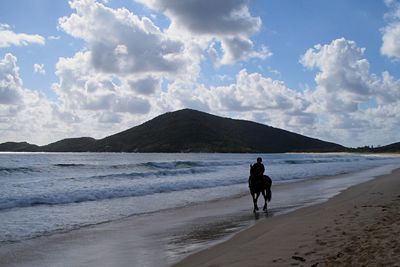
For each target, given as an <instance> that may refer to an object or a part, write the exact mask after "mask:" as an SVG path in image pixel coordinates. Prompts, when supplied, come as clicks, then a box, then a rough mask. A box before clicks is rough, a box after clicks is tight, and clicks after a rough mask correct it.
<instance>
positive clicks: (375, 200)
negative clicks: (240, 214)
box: [174, 169, 400, 267]
mask: <svg viewBox="0 0 400 267" xmlns="http://www.w3.org/2000/svg"><path fill="white" fill-rule="evenodd" d="M399 188H400V169H396V170H394V171H393V172H392V173H391V174H388V175H382V176H379V177H375V178H374V179H372V180H370V181H367V182H364V183H361V184H358V185H355V186H352V187H350V188H348V189H346V190H344V191H343V192H341V193H340V194H338V195H336V196H334V197H333V198H331V199H329V200H328V201H327V202H324V203H320V204H316V205H313V206H310V207H305V208H302V209H298V210H296V211H293V212H290V213H287V214H284V215H281V216H276V217H271V218H269V219H268V220H263V221H260V222H258V223H257V224H256V225H254V226H253V227H251V228H249V229H246V230H244V231H242V232H240V233H238V234H236V235H235V236H233V237H232V238H231V239H229V240H227V241H225V242H223V243H220V244H218V245H216V246H213V247H211V248H208V249H205V250H203V251H200V252H198V253H195V254H192V255H189V256H188V257H186V258H185V259H183V260H182V261H180V262H179V263H177V264H175V265H174V266H289V265H295V266H318V267H320V266H397V265H398V264H399V262H400V248H399V247H400V241H399V240H398V238H397V237H398V236H399V234H400V226H399V224H398V220H399V219H400V193H399V191H398V189H399Z"/></svg>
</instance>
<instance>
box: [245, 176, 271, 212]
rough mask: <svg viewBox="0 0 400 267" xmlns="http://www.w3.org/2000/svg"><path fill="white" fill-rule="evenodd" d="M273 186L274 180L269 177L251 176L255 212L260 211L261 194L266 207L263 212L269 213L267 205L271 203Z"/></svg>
mask: <svg viewBox="0 0 400 267" xmlns="http://www.w3.org/2000/svg"><path fill="white" fill-rule="evenodd" d="M271 185H272V180H271V178H270V177H269V176H267V175H262V176H261V175H250V176H249V189H250V194H251V197H252V198H253V204H254V210H253V212H254V213H256V212H257V211H258V205H257V201H258V197H259V196H260V193H261V194H262V195H263V197H264V207H263V211H265V212H268V207H267V203H268V202H270V201H271V198H272V193H271Z"/></svg>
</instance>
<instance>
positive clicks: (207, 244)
mask: <svg viewBox="0 0 400 267" xmlns="http://www.w3.org/2000/svg"><path fill="white" fill-rule="evenodd" d="M382 171H383V172H385V167H382V168H376V169H374V170H372V171H371V170H369V171H364V172H360V173H356V174H348V175H341V176H333V177H324V178H318V179H312V180H307V181H299V182H296V183H288V184H282V185H274V186H273V201H272V202H271V203H270V206H269V213H268V214H264V213H259V214H257V215H254V214H253V213H252V203H251V197H250V196H249V194H248V193H247V191H246V190H245V194H244V195H242V196H237V197H234V198H230V199H223V200H217V201H211V202H206V203H201V204H197V205H191V206H187V207H184V208H178V209H170V210H164V211H162V212H157V213H152V214H143V215H140V216H132V217H129V218H126V219H123V220H119V221H114V222H110V223H104V224H101V225H95V226H91V227H85V228H82V229H79V230H75V231H71V232H68V233H60V234H54V235H51V236H44V237H41V238H35V239H32V240H25V241H22V242H17V243H13V244H2V245H0V266H19V267H20V266H43V267H45V266H170V265H171V264H174V263H176V262H178V261H179V260H183V261H182V262H180V263H178V266H228V265H229V266H230V265H234V266H288V265H291V264H297V265H299V264H301V265H304V266H310V263H317V262H318V263H320V264H322V262H323V261H326V262H328V260H332V262H334V261H333V260H335V261H336V260H338V259H337V258H332V257H334V256H335V255H336V256H337V255H340V256H341V257H339V258H342V259H345V257H346V255H348V253H347V254H346V251H336V250H335V251H334V250H333V248H331V247H330V246H327V245H326V244H331V243H329V242H332V244H335V246H339V247H340V248H341V249H342V248H343V249H344V247H343V244H341V243H340V242H341V241H342V237H343V236H344V237H346V238H347V237H349V238H350V237H352V236H353V235H351V234H352V233H353V230H351V231H350V230H348V229H350V228H349V227H350V226H349V225H348V223H349V222H353V221H354V220H355V219H354V218H358V217H355V215H354V212H356V211H358V213H359V214H363V211H369V212H372V211H374V212H378V213H379V212H382V209H383V208H377V207H378V206H379V205H380V206H379V207H381V206H382V205H388V204H387V203H386V202H385V204H383V202H379V203H380V204H379V203H378V202H375V201H376V200H375V198H379V200H380V201H381V200H382V201H383V199H387V202H388V203H389V204H390V200H391V199H389V198H390V197H389V193H386V191H385V190H386V189H376V190H375V191H368V190H369V189H371V187H370V186H367V187H366V186H365V184H362V185H359V186H355V187H353V188H351V189H350V190H347V191H345V193H343V194H341V195H339V196H337V197H334V198H333V199H331V200H330V201H328V202H326V203H324V204H318V205H316V206H312V207H308V208H303V209H301V210H297V211H294V212H292V213H289V214H287V215H281V214H284V213H288V212H290V211H293V210H295V209H299V208H301V207H306V206H310V205H314V204H315V203H321V202H324V201H326V200H327V199H329V198H331V197H332V196H333V195H336V194H337V193H338V192H339V191H342V190H344V189H345V188H348V187H349V186H351V185H353V184H357V183H360V182H363V181H366V180H370V179H372V178H373V176H374V175H376V174H379V173H382ZM386 171H387V170H386ZM397 174H398V173H397ZM389 177H392V176H389ZM392 180H393V179H392ZM392 180H390V179H389V180H388V178H379V179H376V182H375V181H373V182H372V183H373V185H374V186H373V187H372V188H375V187H376V186H375V183H377V184H381V183H382V184H384V185H386V186H387V187H389V189H390V188H393V187H396V186H397V187H396V189H397V190H398V189H400V187H399V185H398V183H397V184H394V181H392ZM399 180H400V179H399ZM378 181H379V182H378ZM383 181H387V182H386V183H383ZM357 188H361V189H357ZM363 188H364V189H363ZM399 192H400V191H399ZM381 194H384V196H385V198H383V197H382V195H381ZM386 195H387V196H388V197H386ZM398 195H400V193H398ZM359 198H360V199H359ZM370 200H372V201H373V202H370ZM363 201H364V202H366V203H368V204H365V203H364V202H363ZM332 203H333V204H332ZM335 203H336V204H335ZM363 203H364V204H363ZM259 204H261V200H260V202H259ZM368 205H370V206H371V207H369V206H368ZM355 206H357V207H355ZM363 206H365V207H363ZM382 207H383V206H382ZM386 209H387V211H388V210H389V208H386ZM341 214H342V215H343V216H341ZM277 215H281V216H277ZM375 215H376V214H373V216H374V217H373V218H375V217H376V216H375ZM358 216H360V215H358ZM353 217H354V218H353ZM360 218H361V217H360ZM380 223H381V222H380ZM253 225H255V226H254V227H251V226H253ZM354 227H355V228H357V227H359V225H357V224H355V226H354ZM244 229H246V230H244ZM343 229H346V230H343ZM238 232H239V233H238ZM341 232H346V234H343V236H341V235H340V233H341ZM367 232H368V231H367ZM369 232H371V231H369ZM237 233H238V234H237ZM371 233H372V232H371ZM330 235H332V236H330ZM335 238H337V239H338V240H336V241H335ZM328 240H330V241H329V242H328ZM356 241H357V240H356ZM334 242H336V243H334ZM354 242H355V241H354ZM357 242H358V241H357ZM396 244H397V243H396ZM350 245H351V243H350V244H349V246H350ZM332 246H333V245H332ZM207 248H208V249H207ZM204 249H205V250H204ZM339 252H340V253H339ZM193 253H195V254H193ZM191 254H192V255H191ZM189 255H190V256H189ZM188 256H189V257H188ZM292 256H297V257H301V258H302V259H305V260H306V262H305V263H304V264H303V262H301V261H300V258H298V259H297V260H294V259H292ZM342 256H343V257H342ZM185 257H186V258H185ZM340 265H341V264H339V266H340ZM345 265H346V264H345ZM318 266H322V265H318ZM327 266H330V265H327Z"/></svg>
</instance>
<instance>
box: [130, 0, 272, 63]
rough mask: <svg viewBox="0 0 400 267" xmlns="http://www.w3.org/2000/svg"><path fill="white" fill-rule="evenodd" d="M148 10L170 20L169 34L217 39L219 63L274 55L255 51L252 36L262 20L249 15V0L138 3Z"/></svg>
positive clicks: (264, 48)
mask: <svg viewBox="0 0 400 267" xmlns="http://www.w3.org/2000/svg"><path fill="white" fill-rule="evenodd" d="M137 2H140V3H142V4H144V5H146V6H148V7H149V8H152V9H154V10H157V11H159V12H163V13H164V14H165V15H166V16H167V17H168V18H169V19H170V20H171V25H170V27H169V31H170V32H173V33H176V34H177V35H180V36H184V35H188V36H189V37H188V40H193V39H200V40H201V41H204V40H206V43H209V42H214V40H217V41H218V42H220V43H221V46H222V51H221V53H223V55H222V56H218V57H214V58H218V60H219V62H218V63H219V64H232V63H234V62H236V61H240V60H247V59H249V58H262V59H265V58H266V57H268V56H270V55H271V52H270V51H268V49H267V48H266V47H263V48H262V49H261V50H259V51H256V50H255V49H254V45H253V43H252V41H251V40H250V37H251V36H252V35H253V34H254V33H256V32H258V31H259V30H260V27H261V19H260V18H259V17H254V16H252V15H251V14H250V11H249V8H248V1H247V0H223V1H213V0H191V1H179V0H172V1H163V0H151V1H145V0H137Z"/></svg>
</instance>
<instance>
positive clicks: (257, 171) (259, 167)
mask: <svg viewBox="0 0 400 267" xmlns="http://www.w3.org/2000/svg"><path fill="white" fill-rule="evenodd" d="M251 168H252V175H254V176H257V177H263V175H264V171H265V168H264V164H262V158H260V157H258V158H257V162H256V163H254V164H253V166H252V167H251Z"/></svg>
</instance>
